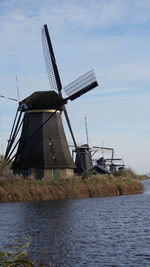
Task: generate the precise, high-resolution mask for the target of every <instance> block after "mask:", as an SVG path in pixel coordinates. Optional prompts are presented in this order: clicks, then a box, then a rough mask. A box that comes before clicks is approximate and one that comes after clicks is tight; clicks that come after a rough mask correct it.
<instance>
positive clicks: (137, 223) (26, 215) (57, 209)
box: [0, 181, 150, 267]
mask: <svg viewBox="0 0 150 267" xmlns="http://www.w3.org/2000/svg"><path fill="white" fill-rule="evenodd" d="M144 186H145V187H146V188H148V187H149V191H150V181H148V182H146V184H145V185H144ZM145 190H146V189H145ZM147 190H148V189H147ZM149 201H150V194H142V195H133V196H121V197H109V198H91V199H76V200H63V201H58V200H57V201H43V202H23V203H1V204H0V218H1V227H0V243H1V246H2V245H3V244H6V243H11V242H14V241H15V240H17V239H18V238H22V237H26V236H28V235H30V236H31V237H32V239H33V243H32V246H31V255H32V257H34V258H35V259H36V261H37V262H38V261H39V258H40V257H43V255H44V257H45V258H47V259H49V258H52V257H54V258H56V259H57V260H58V262H59V263H61V266H73V267H76V266H85V265H86V266H89V267H91V266H113V265H115V266H122V265H124V266H127V265H128V266H149V265H150V262H149V259H150V237H149V235H148V233H149V231H150V226H149V221H150V209H149ZM33 255H34V256H33Z"/></svg>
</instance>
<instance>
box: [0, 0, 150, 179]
mask: <svg viewBox="0 0 150 267" xmlns="http://www.w3.org/2000/svg"><path fill="white" fill-rule="evenodd" d="M44 24H47V25H48V28H49V32H50V36H51V39H52V43H53V47H54V51H55V56H56V59H57V65H58V68H59V72H60V76H61V80H62V84H63V86H66V85H67V84H68V83H70V82H71V81H72V80H74V79H76V78H78V77H79V76H81V75H82V74H84V73H86V72H87V71H89V70H91V69H94V71H95V75H96V78H97V81H98V83H99V86H98V87H96V88H95V89H93V90H92V91H90V92H88V93H87V94H85V95H83V96H82V97H80V98H79V99H77V100H75V101H73V102H71V101H69V102H68V104H67V110H68V113H69V117H70V120H71V123H72V127H73V130H74V134H75V137H76V141H77V143H78V144H84V143H86V134H85V116H86V117H87V125H88V134H89V143H90V145H91V146H101V145H103V146H105V147H112V148H114V151H115V156H116V157H121V158H123V159H124V163H125V164H126V166H127V167H131V168H132V169H133V170H135V171H136V172H137V173H139V174H140V173H149V172H150V149H149V148H150V116H149V114H150V105H149V102H150V51H149V50H150V49H149V47H150V1H149V0H142V1H141V0H126V1H124V0H72V1H70V0H57V1H56V0H39V1H37V0H30V1H29V0H20V1H18V0H7V1H6V0H0V95H4V96H6V97H13V98H17V90H16V81H15V75H17V78H18V87H19V94H20V99H24V98H25V97H27V96H29V95H30V94H32V93H33V92H34V91H42V90H43V91H46V90H49V89H50V87H49V82H48V78H47V73H46V68H45V63H44V58H43V51H42V44H41V28H42V26H43V25H44ZM17 106H18V104H17V102H15V101H11V100H7V99H4V98H0V153H4V152H5V149H6V144H7V140H8V138H9V134H10V130H11V127H12V123H13V119H14V116H15V112H16V109H17ZM63 122H64V127H65V131H66V135H67V139H68V143H69V144H71V143H72V140H71V137H70V134H69V131H68V128H67V126H66V122H65V120H64V118H63ZM103 153H104V156H106V157H109V153H108V152H106V151H104V152H103Z"/></svg>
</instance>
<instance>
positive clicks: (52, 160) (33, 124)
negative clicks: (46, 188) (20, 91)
mask: <svg viewBox="0 0 150 267" xmlns="http://www.w3.org/2000/svg"><path fill="white" fill-rule="evenodd" d="M42 44H43V51H44V57H45V63H46V68H47V72H48V78H49V82H50V87H51V91H40V92H34V93H33V94H32V95H30V96H29V97H27V98H25V99H24V100H23V101H21V102H20V103H19V108H18V111H17V113H16V116H15V121H14V124H13V128H12V131H11V134H10V138H9V141H8V146H7V149H6V153H5V158H6V160H7V161H12V160H13V164H12V169H13V171H14V173H23V172H24V173H26V174H27V175H28V174H30V175H34V176H35V177H36V178H37V179H38V178H39V179H41V178H55V177H62V178H64V177H66V178H67V177H72V176H73V170H74V168H75V164H74V162H73V160H72V158H71V154H70V151H69V147H68V144H67V140H66V136H65V132H64V129H63V124H62V119H61V113H62V112H63V111H64V114H65V117H66V120H67V124H68V127H69V130H70V133H71V136H72V138H73V141H74V144H75V147H76V151H77V153H78V147H77V146H76V142H75V138H74V135H73V131H72V128H71V124H70V120H69V117H68V114H67V110H66V108H65V105H66V104H67V101H68V100H71V101H73V100H75V99H76V98H78V97H80V96H81V95H83V94H85V93H86V92H88V91H89V90H91V89H93V88H94V87H96V86H97V85H98V83H97V81H96V79H95V75H94V71H93V70H91V71H89V72H87V73H86V74H84V75H82V76H81V77H79V78H78V79H76V80H75V81H73V82H72V83H71V84H69V85H67V86H66V87H64V91H65V93H66V94H67V98H65V99H64V98H63V97H62V92H61V90H62V84H61V80H60V77H59V72H58V68H57V64H56V59H55V55H54V51H53V47H52V43H51V40H50V36H49V32H48V28H47V25H44V26H43V28H42ZM19 112H20V114H19V117H17V116H18V113H19ZM23 113H24V116H23V120H22V122H20V120H21V116H22V114H23ZM17 118H18V119H17ZM21 126H22V132H21V136H20V138H19V140H18V141H17V143H16V144H14V142H15V139H16V137H17V134H18V132H19V130H20V128H21ZM16 148H17V151H16V154H15V155H13V153H14V151H15V149H16ZM79 154H80V153H79ZM12 155H13V156H12ZM79 160H81V159H80V155H79ZM81 165H82V162H81Z"/></svg>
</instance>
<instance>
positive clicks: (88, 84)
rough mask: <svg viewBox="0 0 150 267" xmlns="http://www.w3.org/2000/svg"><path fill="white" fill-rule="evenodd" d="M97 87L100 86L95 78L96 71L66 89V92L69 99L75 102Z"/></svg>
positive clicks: (88, 73)
mask: <svg viewBox="0 0 150 267" xmlns="http://www.w3.org/2000/svg"><path fill="white" fill-rule="evenodd" d="M96 86H98V83H97V81H96V78H95V74H94V70H91V71H89V72H87V73H85V74H84V75H82V76H81V77H79V78H78V79H76V80H75V81H73V82H72V83H70V84H69V85H67V86H66V87H64V90H65V93H66V95H67V96H68V99H70V100H74V99H76V98H78V97H80V96H81V95H83V94H85V93H86V92H88V91H90V90H91V89H93V88H95V87H96Z"/></svg>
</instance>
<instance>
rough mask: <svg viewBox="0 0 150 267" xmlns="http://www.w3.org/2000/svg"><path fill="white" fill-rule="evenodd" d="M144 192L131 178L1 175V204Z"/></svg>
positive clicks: (111, 176) (137, 181) (139, 184)
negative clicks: (37, 177)
mask: <svg viewBox="0 0 150 267" xmlns="http://www.w3.org/2000/svg"><path fill="white" fill-rule="evenodd" d="M142 192H143V187H142V184H141V183H140V181H139V180H138V179H136V178H132V177H130V176H129V177H127V176H126V177H123V176H119V177H114V176H113V175H90V176H88V177H77V176H75V177H73V178H72V179H57V180H32V179H24V178H22V177H19V176H18V177H15V176H10V177H7V176H0V202H5V201H30V200H56V199H74V198H88V197H106V196H119V195H128V194H139V193H142Z"/></svg>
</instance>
